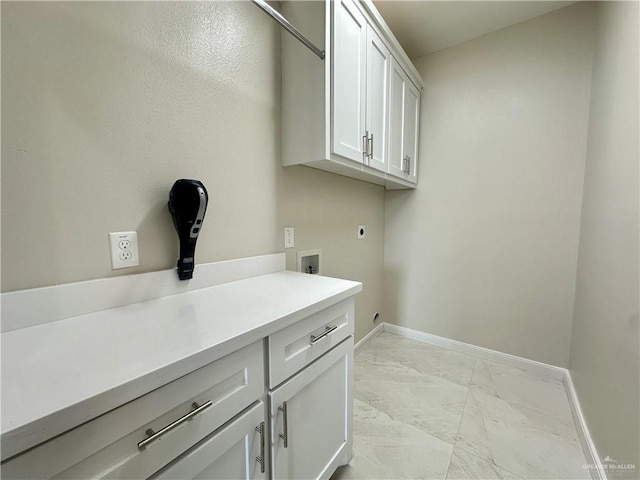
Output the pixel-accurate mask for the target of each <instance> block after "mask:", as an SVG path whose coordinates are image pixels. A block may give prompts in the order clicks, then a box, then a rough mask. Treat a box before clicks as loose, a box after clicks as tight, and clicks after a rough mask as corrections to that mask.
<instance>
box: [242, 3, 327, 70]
mask: <svg viewBox="0 0 640 480" xmlns="http://www.w3.org/2000/svg"><path fill="white" fill-rule="evenodd" d="M251 1H252V2H253V3H255V4H256V5H257V6H258V7H260V8H261V9H262V10H264V12H265V13H266V14H267V15H269V16H270V17H271V18H273V19H274V20H275V21H276V22H278V23H279V24H280V25H281V26H282V27H284V29H285V30H286V31H287V32H289V33H290V34H291V35H293V36H294V37H296V38H297V39H298V40H300V41H301V42H302V43H304V44H305V46H306V47H307V48H308V49H309V50H311V51H312V52H313V53H315V54H316V55H317V56H319V57H320V59H321V60H324V50H320V49H319V48H318V47H316V46H315V45H314V44H313V43H311V42H310V41H309V39H308V38H307V37H305V36H304V35H303V34H302V33H300V30H298V29H297V28H296V27H294V26H293V25H291V23H289V20H287V19H286V18H284V17H283V16H282V15H281V14H280V12H278V11H277V10H275V9H274V8H273V7H271V5H269V4H268V3H267V2H266V1H265V0H251Z"/></svg>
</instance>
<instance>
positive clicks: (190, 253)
mask: <svg viewBox="0 0 640 480" xmlns="http://www.w3.org/2000/svg"><path fill="white" fill-rule="evenodd" d="M208 202H209V195H208V194H207V189H206V188H205V186H204V185H203V184H202V182H201V181H199V180H187V179H180V180H176V182H175V183H174V184H173V187H171V192H170V193H169V205H168V206H169V212H171V217H172V218H173V225H174V226H175V227H176V232H178V239H179V240H180V258H178V277H179V278H180V280H189V279H190V278H192V277H193V270H194V269H195V252H196V242H197V241H198V235H199V234H200V230H202V222H203V221H204V214H205V212H206V210H207V203H208Z"/></svg>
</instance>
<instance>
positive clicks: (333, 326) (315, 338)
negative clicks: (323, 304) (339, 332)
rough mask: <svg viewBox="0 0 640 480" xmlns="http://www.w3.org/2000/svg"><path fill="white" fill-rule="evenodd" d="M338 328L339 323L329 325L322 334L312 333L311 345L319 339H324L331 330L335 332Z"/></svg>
mask: <svg viewBox="0 0 640 480" xmlns="http://www.w3.org/2000/svg"><path fill="white" fill-rule="evenodd" d="M336 328H338V326H337V325H327V326H326V327H325V330H324V332H323V333H321V334H320V335H311V345H313V344H314V343H316V342H318V341H319V340H322V339H323V338H324V337H326V336H327V335H329V334H330V333H331V332H333V331H334V330H335V329H336Z"/></svg>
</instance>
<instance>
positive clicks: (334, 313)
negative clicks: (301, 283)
mask: <svg viewBox="0 0 640 480" xmlns="http://www.w3.org/2000/svg"><path fill="white" fill-rule="evenodd" d="M353 325H354V300H353V299H352V298H350V299H347V300H344V301H342V302H340V303H338V304H336V305H333V306H331V307H329V308H327V309H325V310H323V311H321V312H319V313H317V314H315V315H312V316H311V317H309V318H306V319H304V320H302V321H300V322H298V323H295V324H293V325H291V326H290V327H288V328H285V329H284V330H281V331H279V332H277V333H275V334H273V335H271V336H270V337H269V388H274V387H275V386H277V385H279V384H281V383H282V382H283V381H285V380H286V379H287V378H289V377H290V376H291V375H293V374H294V373H296V372H297V371H298V370H300V369H302V368H303V367H304V366H306V365H308V364H309V363H311V362H313V361H314V360H315V359H316V358H318V357H320V356H321V355H322V354H324V353H325V352H327V351H329V350H331V349H332V348H333V347H335V346H336V345H338V344H339V343H340V342H341V341H342V340H344V339H345V338H347V337H348V336H349V335H352V334H353Z"/></svg>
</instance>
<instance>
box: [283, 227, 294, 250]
mask: <svg viewBox="0 0 640 480" xmlns="http://www.w3.org/2000/svg"><path fill="white" fill-rule="evenodd" d="M294 240H295V239H294V232H293V227H284V248H293V247H294V245H295V241H294Z"/></svg>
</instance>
